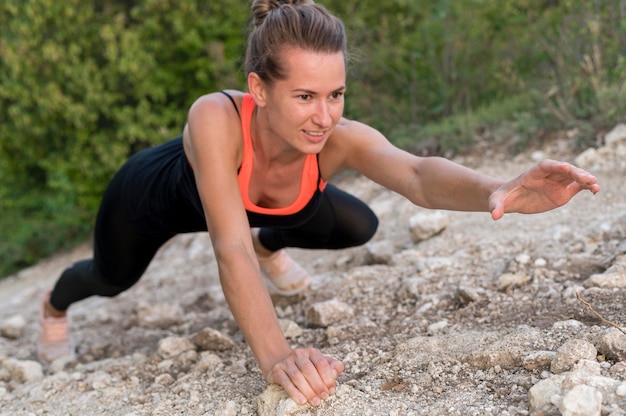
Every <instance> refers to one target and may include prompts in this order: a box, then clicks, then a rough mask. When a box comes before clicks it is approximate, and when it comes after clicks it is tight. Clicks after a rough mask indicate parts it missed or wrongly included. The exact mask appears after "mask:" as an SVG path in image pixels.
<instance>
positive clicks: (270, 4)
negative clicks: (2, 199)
mask: <svg viewBox="0 0 626 416" xmlns="http://www.w3.org/2000/svg"><path fill="white" fill-rule="evenodd" d="M312 3H314V2H313V0H254V1H253V2H252V19H253V21H254V26H260V25H261V24H262V23H263V21H264V20H265V18H266V17H267V15H268V14H269V13H270V12H271V11H272V10H275V9H279V8H280V7H281V6H282V5H284V4H291V5H294V6H298V5H300V4H312Z"/></svg>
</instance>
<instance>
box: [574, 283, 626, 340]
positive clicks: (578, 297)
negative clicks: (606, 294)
mask: <svg viewBox="0 0 626 416" xmlns="http://www.w3.org/2000/svg"><path fill="white" fill-rule="evenodd" d="M576 299H578V301H579V302H580V303H582V304H583V305H585V306H586V307H587V308H589V310H590V311H591V313H593V314H594V315H595V316H597V317H598V319H600V320H601V321H602V322H603V323H605V324H607V325H610V326H612V327H613V328H617V329H618V330H619V331H620V332H621V333H622V334H624V335H626V331H624V330H623V329H622V328H621V327H620V326H619V325H618V324H616V323H615V322H611V321H607V320H606V319H604V318H603V317H602V315H600V314H599V313H598V312H596V311H595V309H593V307H592V306H591V305H590V304H589V302H587V301H586V300H584V299H583V298H582V297H581V296H580V293H579V292H576Z"/></svg>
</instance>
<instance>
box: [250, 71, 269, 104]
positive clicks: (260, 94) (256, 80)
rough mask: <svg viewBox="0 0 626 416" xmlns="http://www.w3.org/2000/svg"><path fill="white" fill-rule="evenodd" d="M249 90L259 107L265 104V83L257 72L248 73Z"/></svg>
mask: <svg viewBox="0 0 626 416" xmlns="http://www.w3.org/2000/svg"><path fill="white" fill-rule="evenodd" d="M248 91H250V94H252V98H254V102H255V103H256V105H257V106H258V107H264V106H265V93H266V91H265V83H264V82H263V80H262V79H261V77H259V74H257V73H256V72H250V73H249V74H248Z"/></svg>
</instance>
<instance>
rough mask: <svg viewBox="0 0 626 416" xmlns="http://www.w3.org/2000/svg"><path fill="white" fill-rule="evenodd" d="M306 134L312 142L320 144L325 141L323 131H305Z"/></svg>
mask: <svg viewBox="0 0 626 416" xmlns="http://www.w3.org/2000/svg"><path fill="white" fill-rule="evenodd" d="M303 132H304V134H306V135H307V136H308V137H309V140H310V141H312V142H316V143H319V142H321V141H322V140H323V138H324V134H325V132H323V131H309V130H303Z"/></svg>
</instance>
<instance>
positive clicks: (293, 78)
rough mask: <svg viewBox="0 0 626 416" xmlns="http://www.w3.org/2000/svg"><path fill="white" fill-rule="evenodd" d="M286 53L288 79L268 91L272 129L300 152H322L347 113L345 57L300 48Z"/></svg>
mask: <svg viewBox="0 0 626 416" xmlns="http://www.w3.org/2000/svg"><path fill="white" fill-rule="evenodd" d="M282 54H283V56H282V58H283V59H282V62H283V64H284V66H285V70H286V74H287V77H286V78H285V79H283V80H279V81H276V82H275V83H274V84H272V85H271V86H268V87H266V89H265V91H266V96H265V97H266V100H265V110H266V111H267V116H268V121H269V128H270V130H271V131H272V133H273V134H274V135H275V136H278V138H280V139H282V140H284V141H285V142H286V143H287V144H288V145H290V146H292V147H293V148H295V149H297V150H298V151H300V152H302V153H319V152H320V151H321V150H322V148H323V147H324V144H325V143H326V141H327V140H328V137H329V136H330V134H331V132H332V131H333V129H334V128H335V126H336V125H337V123H338V122H339V120H340V119H341V116H342V114H343V106H344V93H345V90H346V65H345V59H344V55H343V53H342V52H337V53H324V52H311V51H306V50H303V49H299V48H289V49H286V50H285V51H283V52H282Z"/></svg>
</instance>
